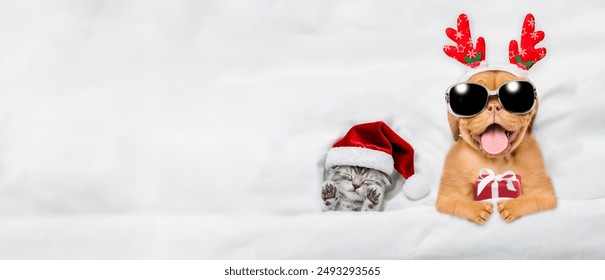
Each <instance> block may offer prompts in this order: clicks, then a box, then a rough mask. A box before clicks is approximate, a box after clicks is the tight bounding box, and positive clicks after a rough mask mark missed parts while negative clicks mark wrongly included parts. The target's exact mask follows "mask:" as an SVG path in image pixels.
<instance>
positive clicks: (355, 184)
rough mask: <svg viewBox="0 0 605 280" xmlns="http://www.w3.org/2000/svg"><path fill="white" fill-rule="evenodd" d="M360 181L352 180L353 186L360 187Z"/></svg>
mask: <svg viewBox="0 0 605 280" xmlns="http://www.w3.org/2000/svg"><path fill="white" fill-rule="evenodd" d="M361 185H362V182H361V181H360V180H353V188H355V189H358V188H359V187H361Z"/></svg>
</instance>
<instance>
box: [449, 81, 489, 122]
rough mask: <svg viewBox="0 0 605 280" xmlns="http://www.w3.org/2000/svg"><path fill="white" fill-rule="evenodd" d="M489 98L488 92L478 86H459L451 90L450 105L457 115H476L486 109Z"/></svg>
mask: <svg viewBox="0 0 605 280" xmlns="http://www.w3.org/2000/svg"><path fill="white" fill-rule="evenodd" d="M488 98H489V96H488V92H487V90H486V89H485V88H484V87H482V86H480V85H477V84H459V85H455V86H454V87H452V88H451V89H450V92H449V104H450V107H451V108H452V111H453V112H454V113H455V114H458V115H461V116H472V115H475V114H477V113H479V112H481V111H482V110H483V108H485V104H487V99H488Z"/></svg>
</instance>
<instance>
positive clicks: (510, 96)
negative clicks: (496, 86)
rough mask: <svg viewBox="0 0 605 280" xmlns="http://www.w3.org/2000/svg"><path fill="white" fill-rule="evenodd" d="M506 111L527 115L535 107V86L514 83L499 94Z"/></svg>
mask: <svg viewBox="0 0 605 280" xmlns="http://www.w3.org/2000/svg"><path fill="white" fill-rule="evenodd" d="M498 96H499V98H500V102H501V103H502V106H504V109H506V110H507V111H509V112H511V113H527V112H528V111H529V110H531V108H532V107H534V102H535V96H534V86H533V85H532V84H531V83H529V82H526V81H512V82H509V83H507V84H506V85H504V86H502V87H501V88H500V92H498Z"/></svg>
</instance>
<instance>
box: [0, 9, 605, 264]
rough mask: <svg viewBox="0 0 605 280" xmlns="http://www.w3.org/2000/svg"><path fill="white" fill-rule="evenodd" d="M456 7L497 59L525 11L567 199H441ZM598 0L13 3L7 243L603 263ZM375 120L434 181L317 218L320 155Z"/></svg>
mask: <svg viewBox="0 0 605 280" xmlns="http://www.w3.org/2000/svg"><path fill="white" fill-rule="evenodd" d="M460 12H466V13H467V14H468V15H469V17H470V20H471V27H472V31H473V35H474V38H477V37H478V36H480V35H481V36H484V37H485V39H486V41H487V59H488V61H491V62H506V60H507V58H506V55H507V47H508V41H509V40H511V39H518V38H519V33H520V28H521V24H522V20H523V18H524V15H525V13H527V12H533V13H534V15H535V16H536V20H537V24H538V27H539V29H542V30H544V31H545V32H546V39H545V40H544V42H543V43H542V45H543V46H545V47H547V48H548V54H547V56H546V58H545V59H544V60H543V61H541V62H539V63H538V64H537V65H536V66H535V67H533V69H532V71H531V74H530V77H531V78H532V81H533V82H534V83H535V84H536V85H537V87H538V91H539V98H540V113H539V116H538V118H537V120H536V123H535V133H536V135H537V138H538V140H539V142H540V144H541V147H542V149H543V153H544V156H545V160H546V163H547V168H548V170H549V172H550V173H551V175H552V178H553V180H554V183H555V189H556V193H557V195H558V197H559V199H560V202H559V206H558V208H557V209H556V210H554V211H550V212H544V213H540V214H536V215H531V216H527V217H524V218H522V219H520V220H518V221H516V222H514V223H513V224H510V225H508V224H505V223H504V222H502V220H501V218H500V217H499V216H497V215H495V216H492V218H491V219H490V220H489V222H488V223H487V224H486V225H485V226H482V227H479V226H476V225H474V224H472V223H469V222H467V221H465V220H462V219H458V218H454V217H450V216H446V215H442V214H439V213H437V212H436V210H435V209H434V201H435V197H436V193H437V184H438V181H439V177H440V173H441V167H442V163H443V159H444V157H445V153H446V152H447V150H448V149H449V146H450V145H451V143H452V139H451V135H450V131H449V128H448V125H447V120H446V107H445V103H444V100H443V91H444V90H445V88H447V87H448V86H449V85H450V84H451V83H453V82H456V81H457V79H458V78H459V77H460V76H461V75H462V74H463V69H462V67H460V65H458V64H457V63H456V62H454V61H453V60H451V59H450V58H448V57H446V56H445V54H443V52H442V46H443V45H444V44H449V43H450V42H449V40H448V39H447V38H446V36H445V33H444V29H445V28H446V27H448V26H455V22H456V17H457V15H458V14H459V13H460ZM604 14H605V4H604V3H603V2H602V1H596V0H595V1H582V2H578V1H548V3H546V2H544V1H497V0H483V1H471V0H468V1H462V0H457V1H451V0H435V1H395V0H393V1H362V0H356V1H335V0H329V1H325V0H314V1H269V0H256V1H218V0H217V1H184V0H183V1H127V0H124V1H93V0H91V1H75V0H74V1H1V2H0V258H2V259H74V258H75V259H97V258H101V259H131V258H132V259H134V258H136V259H148V258H160V259H189V258H191V259H212V258H221V259H222V258H225V259H232V258H236V259H241V258H252V259H255V258H263V259H309V258H310V259H332V258H339V259H382V258H388V259H391V258H393V259H407V258H421V259H426V258H429V259H432V258H455V259H458V258H605V241H604V239H603V238H602V236H603V234H605V219H604V218H605V199H604V197H605V185H604V184H603V183H602V182H603V178H602V169H603V167H604V163H603V152H604V151H605V148H604V147H603V143H604V142H605V133H604V130H603V127H604V125H605V110H603V106H604V105H605V104H604V103H605V102H604V101H605V97H604V95H603V94H602V93H601V92H602V89H603V88H604V85H605V79H603V77H604V75H605V56H604V55H605V51H604V50H605V36H604V35H605V22H604V17H603V15H604ZM375 120H384V121H386V122H388V123H389V124H390V125H391V127H393V128H394V129H395V130H396V131H397V132H398V133H400V135H402V136H403V137H404V138H405V139H406V140H408V141H409V142H410V143H411V144H412V145H413V146H414V147H415V149H416V153H417V155H416V158H417V171H418V172H419V173H422V174H423V175H425V176H426V177H427V178H428V179H429V182H430V186H431V194H430V195H429V196H428V197H427V198H425V199H422V200H420V201H416V202H412V201H409V200H406V199H405V198H403V196H401V195H398V196H396V197H394V198H393V201H392V202H391V205H392V206H396V207H392V208H391V210H389V211H386V212H383V213H321V212H320V211H319V183H318V182H319V178H318V176H317V175H318V174H317V168H316V167H317V163H318V162H319V161H320V160H321V157H322V156H323V155H324V153H325V152H326V149H327V148H328V147H329V146H330V145H331V144H332V142H333V141H334V140H336V138H338V137H339V136H341V135H343V133H344V132H346V130H347V129H348V128H349V127H350V126H351V125H353V124H355V123H360V122H366V121H375Z"/></svg>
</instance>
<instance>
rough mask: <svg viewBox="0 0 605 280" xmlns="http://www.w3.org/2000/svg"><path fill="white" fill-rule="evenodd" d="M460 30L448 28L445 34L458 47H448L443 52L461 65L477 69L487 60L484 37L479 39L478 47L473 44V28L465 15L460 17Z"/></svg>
mask: <svg viewBox="0 0 605 280" xmlns="http://www.w3.org/2000/svg"><path fill="white" fill-rule="evenodd" d="M457 28H458V30H455V29H453V28H449V27H448V28H447V29H446V30H445V34H446V35H447V37H448V38H450V39H451V40H452V41H454V42H455V43H456V44H457V45H456V46H452V45H446V46H444V47H443V51H444V52H445V54H447V56H449V57H451V58H453V59H456V60H458V61H460V63H462V64H464V65H467V66H469V67H471V68H474V67H477V66H478V65H479V64H481V61H484V60H485V40H483V37H479V38H478V39H477V47H476V48H475V46H474V44H473V38H472V37H471V28H470V25H469V23H468V17H467V16H466V15H465V14H460V15H459V16H458V24H457Z"/></svg>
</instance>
